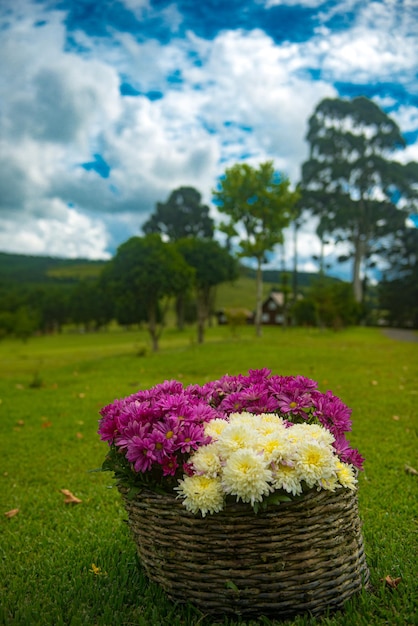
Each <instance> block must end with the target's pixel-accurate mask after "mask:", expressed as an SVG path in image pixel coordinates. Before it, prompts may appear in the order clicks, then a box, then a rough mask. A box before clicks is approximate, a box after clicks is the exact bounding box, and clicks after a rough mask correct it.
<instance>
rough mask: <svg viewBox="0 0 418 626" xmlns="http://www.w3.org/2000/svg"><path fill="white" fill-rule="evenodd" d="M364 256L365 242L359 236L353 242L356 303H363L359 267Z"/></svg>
mask: <svg viewBox="0 0 418 626" xmlns="http://www.w3.org/2000/svg"><path fill="white" fill-rule="evenodd" d="M364 254H365V242H364V240H363V238H362V237H361V235H356V237H355V240H354V262H353V291H354V299H355V301H356V302H359V303H361V302H363V283H362V280H361V277H360V271H361V265H362V262H363V259H364Z"/></svg>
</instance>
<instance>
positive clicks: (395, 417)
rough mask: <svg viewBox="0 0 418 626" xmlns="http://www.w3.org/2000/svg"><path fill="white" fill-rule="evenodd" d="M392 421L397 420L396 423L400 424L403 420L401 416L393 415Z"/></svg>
mask: <svg viewBox="0 0 418 626" xmlns="http://www.w3.org/2000/svg"><path fill="white" fill-rule="evenodd" d="M392 419H393V420H395V422H399V420H400V419H401V418H400V417H399V415H392Z"/></svg>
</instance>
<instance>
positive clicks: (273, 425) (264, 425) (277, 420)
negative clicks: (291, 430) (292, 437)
mask: <svg viewBox="0 0 418 626" xmlns="http://www.w3.org/2000/svg"><path fill="white" fill-rule="evenodd" d="M259 418H260V421H259V425H258V432H259V433H260V434H261V435H263V436H264V437H266V436H268V435H272V434H273V433H278V432H281V431H282V430H287V429H286V427H285V425H284V419H283V418H282V417H280V416H279V415H275V414H274V413H262V414H261V415H259Z"/></svg>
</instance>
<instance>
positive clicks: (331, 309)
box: [292, 275, 361, 330]
mask: <svg viewBox="0 0 418 626" xmlns="http://www.w3.org/2000/svg"><path fill="white" fill-rule="evenodd" d="M292 312H293V314H294V316H295V318H296V322H297V323H298V324H301V325H312V324H315V325H317V326H319V327H321V328H324V327H328V328H334V330H338V329H340V328H342V327H343V326H349V325H352V324H357V323H358V321H359V317H360V313H361V305H360V304H359V303H358V302H356V301H355V299H354V294H353V290H352V289H351V285H350V284H349V283H346V282H337V283H333V282H330V281H329V280H327V279H326V277H325V276H322V275H320V276H319V277H318V278H317V279H316V280H315V281H314V282H313V283H312V285H311V287H310V288H309V290H308V293H307V296H306V298H304V299H302V300H299V301H298V302H297V303H296V304H295V305H294V307H293V310H292Z"/></svg>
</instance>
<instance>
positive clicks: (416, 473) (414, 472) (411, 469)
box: [404, 465, 418, 476]
mask: <svg viewBox="0 0 418 626" xmlns="http://www.w3.org/2000/svg"><path fill="white" fill-rule="evenodd" d="M404 469H405V472H406V473H407V474H412V475H413V476H418V471H417V470H416V469H415V467H411V466H410V465H405V468H404Z"/></svg>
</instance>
